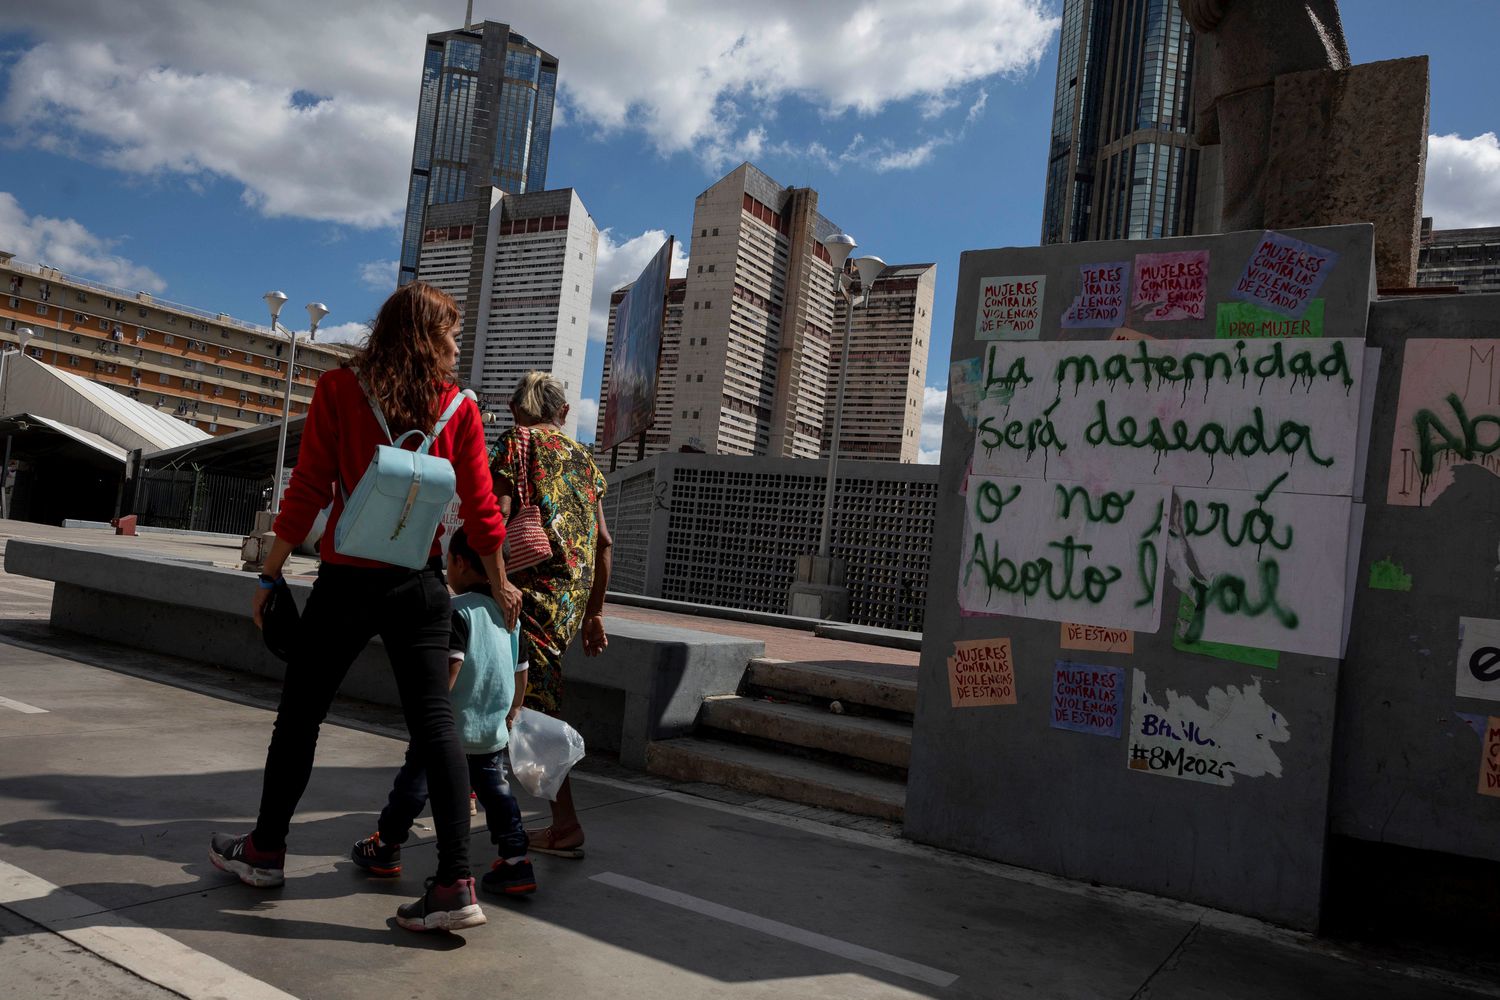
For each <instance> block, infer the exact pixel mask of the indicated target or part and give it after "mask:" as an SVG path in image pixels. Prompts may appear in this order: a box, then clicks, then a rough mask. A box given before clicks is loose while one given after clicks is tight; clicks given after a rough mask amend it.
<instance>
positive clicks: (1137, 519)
mask: <svg viewBox="0 0 1500 1000" xmlns="http://www.w3.org/2000/svg"><path fill="white" fill-rule="evenodd" d="M1170 493H1171V491H1170V490H1169V489H1167V488H1166V487H1162V486H1155V485H1150V484H1146V485H1142V486H1134V487H1124V488H1122V489H1121V490H1119V491H1115V490H1112V489H1089V488H1087V487H1085V486H1083V485H1082V484H1080V483H1064V482H1043V481H1041V480H1037V479H1015V478H1005V477H987V476H971V477H970V478H969V488H968V494H967V496H966V497H965V501H966V516H965V521H964V534H963V540H962V544H961V546H960V550H959V571H958V600H959V606H960V607H961V608H962V609H963V610H964V611H966V612H969V613H971V614H973V613H978V614H1004V615H1016V616H1018V617H1022V618H1040V619H1044V620H1046V621H1087V622H1089V623H1090V624H1092V625H1098V626H1102V627H1105V628H1127V629H1136V630H1139V631H1143V632H1155V631H1156V628H1157V625H1158V624H1159V623H1160V620H1161V599H1160V592H1161V580H1162V572H1163V567H1164V566H1165V563H1166V556H1165V542H1166V524H1165V522H1166V514H1167V511H1168V510H1169V505H1170V498H1171V497H1170Z"/></svg>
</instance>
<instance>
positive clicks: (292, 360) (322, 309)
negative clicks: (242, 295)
mask: <svg viewBox="0 0 1500 1000" xmlns="http://www.w3.org/2000/svg"><path fill="white" fill-rule="evenodd" d="M262 298H264V299H265V300H266V308H268V309H269V310H270V311H271V330H272V332H273V333H274V332H275V330H276V327H277V322H276V321H277V319H278V318H279V317H280V316H281V307H282V306H284V305H286V294H285V293H283V292H279V291H277V292H267V293H266V294H265V295H264V296H262ZM327 315H328V307H327V306H325V305H324V304H323V303H321V302H309V303H308V304H307V318H308V321H309V322H310V324H311V328H310V329H309V330H308V331H307V339H308V340H311V339H313V338H314V337H315V336H317V333H318V324H319V323H320V322H322V320H323V317H324V316H327ZM281 331H282V332H283V333H285V334H286V336H287V340H288V341H289V342H290V344H291V348H290V350H288V352H287V359H286V394H285V398H284V399H283V400H282V403H281V433H280V434H279V435H278V437H277V441H276V479H275V480H274V481H273V482H272V483H271V513H272V514H273V515H274V514H276V513H277V512H279V511H280V510H281V475H282V472H283V470H284V469H285V467H286V425H287V422H288V421H289V420H291V416H292V373H293V372H294V371H296V367H297V332H296V331H295V330H288V329H286V327H282V328H281Z"/></svg>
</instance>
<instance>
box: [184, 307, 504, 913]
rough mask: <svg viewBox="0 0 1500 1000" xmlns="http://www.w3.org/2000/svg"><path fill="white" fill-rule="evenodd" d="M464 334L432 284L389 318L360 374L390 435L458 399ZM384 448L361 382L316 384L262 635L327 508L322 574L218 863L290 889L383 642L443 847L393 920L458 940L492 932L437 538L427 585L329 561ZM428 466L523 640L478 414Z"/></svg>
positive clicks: (393, 571)
mask: <svg viewBox="0 0 1500 1000" xmlns="http://www.w3.org/2000/svg"><path fill="white" fill-rule="evenodd" d="M461 327H462V314H461V313H460V311H459V309H458V306H457V305H456V304H455V303H454V301H453V300H452V299H451V298H449V297H448V296H447V295H445V294H443V293H442V292H440V291H438V290H437V289H436V288H433V287H432V286H431V285H427V284H424V283H422V282H414V283H412V284H409V285H406V286H405V287H403V288H401V289H400V290H398V291H397V292H396V293H395V294H394V295H392V296H391V297H390V298H389V299H387V300H386V302H385V305H383V306H381V308H380V314H379V315H378V316H377V317H376V318H375V325H374V327H373V328H372V329H371V330H370V338H369V341H368V343H367V344H366V346H365V349H364V351H363V352H362V353H361V354H360V355H359V356H358V357H357V358H356V359H355V360H354V362H353V365H354V367H356V368H357V369H358V370H359V372H360V374H362V375H363V376H364V377H365V379H366V380H367V382H368V383H369V385H370V387H371V389H372V390H373V393H374V395H375V398H376V400H378V401H379V404H380V408H381V410H382V411H383V412H384V415H385V418H386V423H387V424H388V425H389V426H390V428H391V432H392V433H393V434H400V433H401V432H402V431H403V430H406V429H408V428H419V429H421V430H422V431H423V432H424V433H428V434H430V433H431V432H432V429H433V426H434V425H435V424H436V422H437V418H438V415H439V414H440V413H441V412H442V411H443V410H444V409H445V408H446V407H447V405H448V404H449V403H450V402H451V401H452V400H453V396H454V394H455V393H457V392H458V391H459V389H458V386H456V385H455V384H453V377H454V374H453V368H454V365H455V364H456V363H457V361H458V341H457V336H458V332H459V330H460V329H461ZM386 443H388V442H387V441H386V438H385V434H384V433H383V432H382V431H381V429H380V425H379V423H378V422H377V421H376V419H375V414H374V412H373V411H372V410H371V407H370V402H369V400H368V399H367V398H366V397H365V395H364V392H363V390H362V389H361V388H360V384H359V379H358V377H357V376H356V374H355V372H354V371H352V370H350V369H349V368H341V369H336V370H333V371H330V372H327V373H326V374H324V375H323V376H322V377H321V378H320V379H318V386H317V389H316V390H315V391H314V393H313V399H312V405H311V406H310V407H309V408H308V411H307V423H306V425H305V426H304V427H303V429H302V444H301V447H300V449H299V451H298V455H297V467H296V468H295V469H293V470H292V479H291V482H290V484H289V485H288V486H287V490H286V494H285V496H284V497H283V499H282V503H281V511H280V513H279V515H278V516H277V518H276V523H275V524H274V525H273V528H272V530H273V531H274V532H275V534H276V541H275V542H274V543H273V545H272V546H271V553H270V555H269V556H267V557H266V561H265V573H264V574H262V576H261V578H260V582H261V589H260V590H259V591H258V592H257V596H256V600H255V608H254V613H255V623H256V624H257V625H259V624H261V620H262V616H261V612H262V609H263V608H264V607H265V602H266V598H267V597H268V595H269V594H270V592H271V588H272V587H274V585H275V583H276V581H277V580H278V579H280V577H281V568H282V566H283V564H284V563H285V562H286V559H287V556H288V555H290V554H291V552H292V550H293V549H294V548H295V547H296V546H297V545H299V544H301V542H302V541H303V539H304V538H306V537H307V534H308V531H309V530H310V529H311V528H312V524H313V519H314V518H315V517H316V516H317V514H318V512H319V511H320V510H322V509H323V508H325V507H326V506H328V504H329V502H330V501H332V503H333V512H332V514H331V515H330V517H329V521H328V526H327V528H326V529H325V530H324V532H323V540H322V543H321V553H320V554H321V556H322V563H321V565H320V567H319V569H318V578H317V581H316V582H315V583H314V584H313V591H312V596H311V597H309V598H308V601H307V607H306V609H305V610H304V612H303V614H302V624H301V627H300V631H299V633H298V644H297V646H296V648H294V649H293V650H292V653H291V656H290V658H289V660H288V662H287V666H286V677H285V680H284V681H283V684H282V693H281V704H280V705H279V706H278V708H277V710H276V727H275V729H274V730H273V731H272V734H271V746H270V749H269V750H268V751H267V753H266V770H265V779H264V784H263V786H262V791H261V801H260V815H259V817H258V818H257V820H256V823H255V829H254V830H253V831H252V832H251V833H248V834H244V835H242V836H238V837H232V836H229V835H227V834H215V835H214V837H213V842H212V847H211V850H210V855H209V856H210V860H212V861H213V863H214V864H215V865H217V866H218V867H219V868H221V869H222V870H224V871H227V872H231V873H233V874H235V875H238V876H239V878H240V880H241V881H243V882H245V883H246V884H248V885H254V886H277V885H281V884H282V881H283V869H284V866H285V858H286V836H287V830H288V827H289V826H290V824H291V819H292V812H293V811H294V810H295V809H296V807H297V801H298V800H299V799H300V798H301V797H302V792H303V791H304V790H305V789H306V788H307V781H308V778H309V777H310V776H311V774H312V764H313V750H314V748H315V747H316V745H317V740H318V727H319V725H320V724H321V723H322V721H323V718H324V716H325V715H327V713H328V708H329V706H330V705H331V704H332V702H333V696H334V694H335V693H336V692H337V691H338V688H339V685H340V684H341V683H342V682H343V679H344V675H345V674H346V673H347V672H348V670H349V665H350V664H351V663H353V662H354V659H355V657H357V656H358V655H359V653H360V651H361V650H363V649H364V648H365V645H366V644H367V643H368V642H369V641H370V638H371V637H372V636H374V635H379V636H380V637H381V639H382V640H383V641H384V643H385V648H386V652H387V653H388V654H389V655H390V658H391V667H392V668H393V670H394V672H395V677H396V687H397V690H398V691H399V692H400V695H401V708H402V711H403V712H404V713H405V715H406V726H407V730H408V732H409V733H410V735H411V739H412V744H413V746H416V747H419V748H420V750H421V753H422V754H423V757H424V763H425V764H426V767H427V777H428V782H429V786H430V793H431V799H432V813H433V823H434V826H436V828H437V838H438V851H437V853H438V870H437V874H436V875H435V876H434V877H433V878H431V879H429V880H428V882H427V891H426V892H425V893H424V894H423V896H422V898H421V899H418V900H417V901H415V902H413V903H408V904H406V905H404V906H402V907H400V909H398V910H397V917H396V919H397V922H398V923H400V924H401V926H403V927H406V928H408V929H410V930H457V929H459V928H463V927H474V926H477V925H479V924H482V923H484V922H485V917H484V912H483V911H482V910H481V909H480V907H479V904H478V901H477V899H476V897H475V893H474V879H473V877H472V875H471V874H470V872H469V861H468V844H469V772H468V767H467V765H466V764H465V761H464V756H463V750H462V749H461V747H460V745H459V740H458V732H457V729H456V728H455V725H454V719H453V704H452V702H451V701H450V700H449V696H448V638H449V634H450V626H449V615H450V605H449V598H448V587H447V584H446V583H445V581H444V579H443V573H442V562H441V556H440V549H439V546H438V543H437V539H436V538H434V539H433V544H432V554H431V559H430V561H429V562H428V564H427V566H425V567H424V568H422V569H419V570H414V569H405V568H402V567H397V566H391V565H388V564H385V563H378V562H371V561H369V560H365V559H357V558H352V557H350V556H345V555H341V554H339V553H338V552H336V551H335V550H334V541H333V539H334V528H335V525H336V524H337V523H338V519H339V515H340V513H341V512H342V511H343V507H344V497H345V494H346V493H348V492H350V491H352V490H353V489H354V485H355V484H356V483H358V482H359V480H360V477H361V476H362V475H363V474H364V471H365V468H366V466H368V465H369V462H370V459H371V457H372V456H373V455H374V453H375V447H376V445H379V444H386ZM431 454H433V455H437V456H439V457H442V458H446V459H448V460H449V461H451V462H452V463H453V468H454V471H455V473H456V478H457V483H458V496H459V514H460V516H461V517H462V518H463V521H464V527H465V529H466V530H467V533H468V536H469V539H470V542H471V543H472V544H473V547H474V548H475V550H476V551H477V552H478V553H479V554H480V556H481V559H482V561H483V563H484V569H485V573H486V575H487V576H488V577H489V580H490V585H491V587H492V588H493V591H494V593H495V595H496V597H497V599H498V600H499V602H500V607H501V609H502V611H503V612H504V614H505V617H506V621H507V622H508V623H510V624H512V625H514V623H515V619H516V614H517V612H518V611H519V610H520V604H521V594H520V591H518V590H517V589H516V588H515V587H513V586H511V585H510V584H509V583H508V582H507V581H506V578H505V569H504V565H503V564H502V562H501V557H500V545H501V542H503V541H504V539H505V524H504V521H503V520H502V519H501V516H500V509H499V506H498V505H497V503H496V501H495V495H494V491H493V489H492V486H491V479H490V474H489V467H488V462H487V455H486V450H485V441H484V429H483V426H482V423H481V418H480V414H479V408H478V406H476V405H474V404H473V403H472V402H466V403H464V404H463V405H461V406H460V407H459V408H458V410H457V412H456V413H454V415H453V417H452V419H450V420H449V421H448V423H447V425H446V426H445V427H444V428H443V431H442V433H441V434H439V435H438V436H437V439H436V440H435V441H434V442H433V444H432V448H431ZM439 531H441V529H439Z"/></svg>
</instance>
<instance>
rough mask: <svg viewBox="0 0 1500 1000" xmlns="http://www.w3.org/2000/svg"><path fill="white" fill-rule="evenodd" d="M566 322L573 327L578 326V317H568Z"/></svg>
mask: <svg viewBox="0 0 1500 1000" xmlns="http://www.w3.org/2000/svg"><path fill="white" fill-rule="evenodd" d="M568 322H569V323H571V324H573V325H574V326H577V325H578V317H577V316H569V317H568ZM568 353H569V354H572V353H573V352H572V351H569V352H568Z"/></svg>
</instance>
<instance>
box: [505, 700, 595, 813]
mask: <svg viewBox="0 0 1500 1000" xmlns="http://www.w3.org/2000/svg"><path fill="white" fill-rule="evenodd" d="M582 759H583V737H582V736H580V735H578V730H576V729H574V728H573V727H572V726H570V725H568V724H567V723H566V722H564V721H562V720H561V719H554V718H553V717H552V716H550V715H543V714H542V713H541V712H534V711H532V710H531V709H529V708H523V709H521V714H520V715H519V716H517V717H516V724H515V726H514V727H513V728H512V729H511V731H510V770H511V774H512V775H513V776H514V777H515V779H516V782H517V783H518V784H520V786H521V787H522V788H524V789H526V790H527V791H528V792H530V793H531V794H532V795H540V796H541V797H542V798H544V799H548V800H552V801H556V799H557V790H558V789H559V788H561V787H562V783H563V779H564V778H566V777H567V776H568V772H569V771H571V770H572V769H573V765H574V764H576V763H578V762H579V761H580V760H582Z"/></svg>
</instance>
